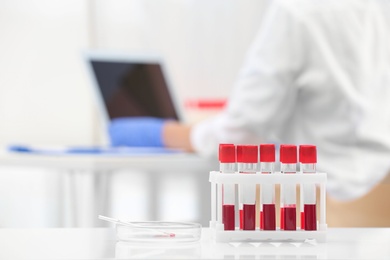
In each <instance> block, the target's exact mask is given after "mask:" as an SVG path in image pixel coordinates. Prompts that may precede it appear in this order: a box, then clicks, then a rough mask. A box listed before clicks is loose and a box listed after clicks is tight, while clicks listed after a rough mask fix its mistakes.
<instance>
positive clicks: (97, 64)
mask: <svg viewBox="0 0 390 260" xmlns="http://www.w3.org/2000/svg"><path fill="white" fill-rule="evenodd" d="M90 65H91V67H92V69H93V73H94V76H95V78H96V82H97V85H98V87H99V88H100V92H101V95H102V98H103V101H104V105H105V107H106V110H107V113H108V116H109V119H113V118H118V117H133V116H151V117H159V118H171V119H176V120H178V119H179V116H178V114H177V113H176V109H175V105H174V103H173V100H172V97H171V95H170V93H169V88H168V86H167V81H166V79H165V77H164V74H163V70H162V68H161V65H160V64H158V63H139V62H129V61H107V60H93V59H91V60H90Z"/></svg>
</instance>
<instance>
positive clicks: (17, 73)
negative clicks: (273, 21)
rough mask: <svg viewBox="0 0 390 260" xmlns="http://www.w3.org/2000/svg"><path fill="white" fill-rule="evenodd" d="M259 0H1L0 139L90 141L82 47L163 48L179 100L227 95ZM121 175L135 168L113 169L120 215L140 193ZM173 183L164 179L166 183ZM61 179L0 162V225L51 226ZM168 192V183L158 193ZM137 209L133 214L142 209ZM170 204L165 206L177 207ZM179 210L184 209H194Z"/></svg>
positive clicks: (185, 183) (257, 19) (255, 18)
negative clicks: (23, 218) (126, 204)
mask: <svg viewBox="0 0 390 260" xmlns="http://www.w3.org/2000/svg"><path fill="white" fill-rule="evenodd" d="M265 2H266V0H242V1H237V0H164V1H161V0H116V1H110V0H96V1H95V0H34V1H30V0H0V57H1V58H0V146H1V145H6V144H9V143H27V144H45V145H57V144H59V145H75V144H78V145H87V144H92V143H93V142H94V141H95V139H94V138H95V129H94V125H95V122H94V116H95V112H96V111H95V109H94V104H93V102H92V97H91V95H90V94H91V93H90V86H89V84H88V81H87V79H86V74H85V73H84V72H85V71H84V68H83V64H82V60H81V58H80V51H81V50H83V49H85V48H88V47H94V48H102V49H116V50H122V51H129V52H133V51H146V52H147V51H153V52H158V53H161V54H162V55H164V57H165V59H166V62H167V64H168V69H169V72H170V73H171V77H172V79H173V83H174V86H175V87H176V90H177V92H178V96H179V98H181V100H182V101H183V102H184V101H185V100H186V99H188V98H205V97H206V98H207V97H212V98H219V97H226V96H227V95H228V92H229V90H230V88H231V87H232V85H233V83H234V80H235V77H236V76H237V73H238V70H239V68H240V66H241V64H242V61H243V57H244V55H245V51H246V49H247V47H248V46H249V44H250V42H251V40H252V38H253V37H254V34H255V33H256V31H257V29H258V27H259V25H260V22H261V19H262V13H263V10H264V5H265ZM132 178H133V179H132ZM141 179H142V178H141ZM126 182H127V183H134V176H133V177H132V175H130V174H129V175H128V174H123V173H120V174H117V176H115V178H114V180H113V185H114V186H113V187H114V188H113V189H116V190H115V191H114V192H113V197H112V201H113V203H117V204H115V205H112V209H113V212H114V213H115V214H117V215H121V214H123V215H127V214H130V213H129V212H127V211H126V210H124V209H123V207H122V204H121V203H123V202H124V201H130V200H131V199H137V198H139V196H138V195H139V194H138V195H136V194H134V192H135V190H134V189H127V188H126V187H125V186H123V185H122V186H121V185H119V184H120V183H126ZM140 183H141V184H142V180H140ZM190 184H191V183H190V182H188V180H182V185H183V187H187V188H186V190H193V189H195V188H194V187H192V188H191V187H190V186H191V185H190ZM171 185H172V183H165V184H163V187H162V189H166V190H172V189H171V188H170V187H171ZM60 186H61V181H60V177H59V176H57V175H53V172H47V171H44V170H42V169H26V168H20V169H18V168H10V167H4V166H1V165H0V198H1V199H0V212H7V214H0V226H10V227H12V226H17V227H22V226H56V225H57V224H58V221H57V217H58V216H57V215H56V214H60V213H59V212H58V207H57V205H56V204H57V203H58V199H59V197H58V196H59V195H58V189H60V188H61V187H60ZM10 187H20V189H18V192H15V190H14V189H12V188H10ZM115 187H116V188H115ZM178 192H182V191H181V190H179V191H178ZM140 194H141V195H142V193H140ZM180 196H186V195H180ZM141 197H142V196H141ZM174 197H175V195H172V194H171V193H167V194H166V196H165V197H161V199H162V200H167V199H169V198H174ZM146 202H147V198H146ZM138 203H139V201H138ZM194 203H198V202H196V201H195V202H194ZM178 204H180V201H179V202H178ZM10 205H11V206H10ZM25 205H29V206H28V207H27V206H25ZM171 205H174V203H171ZM140 210H141V211H138V212H137V214H138V215H135V216H136V217H137V216H138V217H142V216H145V214H146V213H145V212H144V211H142V209H140ZM170 210H172V211H173V210H174V209H170ZM32 211H34V212H35V213H34V214H33V217H32V218H31V219H29V221H27V222H24V223H21V218H20V217H21V216H26V215H28V214H30V213H31V212H32ZM172 211H169V212H168V211H166V212H163V216H164V217H166V218H170V217H172V216H173V215H174V216H176V217H177V218H178V219H179V218H180V217H181V216H180V215H177V214H173V215H172ZM186 212H187V213H186V214H185V215H183V217H185V218H186V219H191V218H192V217H191V216H190V215H189V213H188V212H191V211H190V210H187V211H186ZM191 214H192V215H193V214H195V213H191ZM129 217H131V216H130V215H129Z"/></svg>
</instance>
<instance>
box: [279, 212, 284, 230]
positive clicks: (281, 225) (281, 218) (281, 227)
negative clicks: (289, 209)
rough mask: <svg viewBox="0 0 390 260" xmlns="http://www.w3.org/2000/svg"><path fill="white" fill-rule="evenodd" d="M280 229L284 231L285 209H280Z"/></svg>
mask: <svg viewBox="0 0 390 260" xmlns="http://www.w3.org/2000/svg"><path fill="white" fill-rule="evenodd" d="M280 229H282V230H283V229H284V208H280Z"/></svg>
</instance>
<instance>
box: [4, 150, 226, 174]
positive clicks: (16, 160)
mask: <svg viewBox="0 0 390 260" xmlns="http://www.w3.org/2000/svg"><path fill="white" fill-rule="evenodd" d="M140 151H141V152H140V153H136V152H134V153H131V154H126V153H124V154H120V153H113V154H107V153H101V154H100V153H97V154H88V153H85V154H83V153H78V154H77V153H74V154H72V153H69V154H66V153H63V154H55V153H53V154H40V153H22V152H7V151H4V150H0V164H2V165H9V166H28V167H32V166H36V167H45V168H55V169H61V168H62V169H76V170H92V171H95V170H99V171H106V170H109V171H112V170H117V169H124V168H125V169H126V168H127V169H129V168H131V169H137V170H146V171H156V170H157V171H158V170H161V169H169V170H171V171H173V170H185V169H188V170H190V171H195V172H196V171H204V172H206V173H208V172H209V171H211V170H217V169H218V162H217V160H215V159H206V158H202V157H201V156H199V155H197V154H194V153H184V152H177V153H145V150H143V149H141V150H140Z"/></svg>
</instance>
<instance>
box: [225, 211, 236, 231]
mask: <svg viewBox="0 0 390 260" xmlns="http://www.w3.org/2000/svg"><path fill="white" fill-rule="evenodd" d="M222 223H223V224H224V226H225V228H224V229H225V230H234V226H235V218H234V205H223V206H222Z"/></svg>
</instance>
